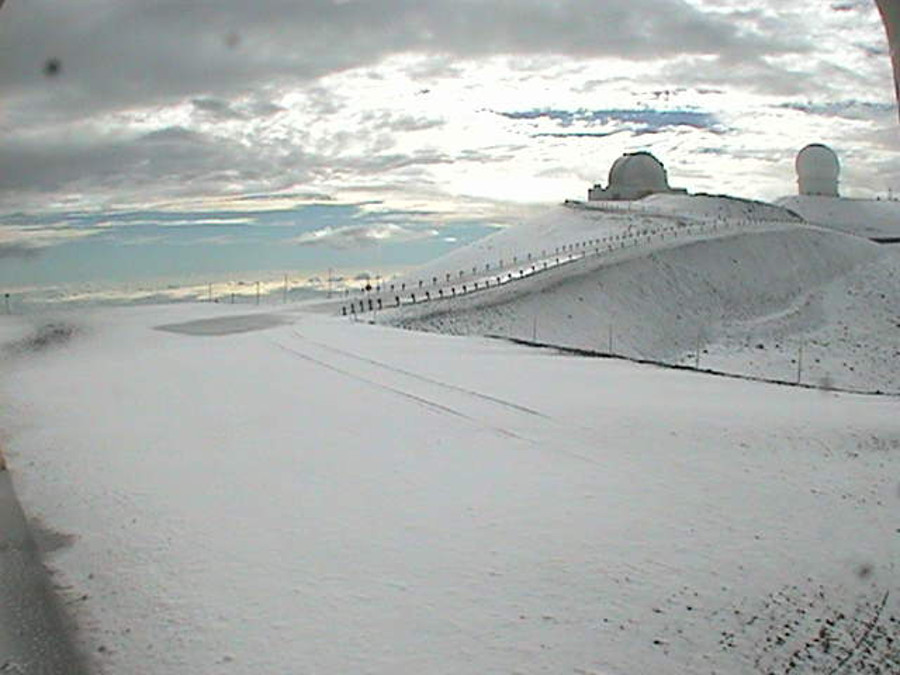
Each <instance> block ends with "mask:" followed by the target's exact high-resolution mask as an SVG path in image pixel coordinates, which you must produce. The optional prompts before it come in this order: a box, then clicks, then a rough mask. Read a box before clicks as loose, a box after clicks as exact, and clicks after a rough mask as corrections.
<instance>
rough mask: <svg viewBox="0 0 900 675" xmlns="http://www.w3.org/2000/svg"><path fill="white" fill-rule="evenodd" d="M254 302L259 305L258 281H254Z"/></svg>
mask: <svg viewBox="0 0 900 675" xmlns="http://www.w3.org/2000/svg"><path fill="white" fill-rule="evenodd" d="M256 304H257V305H259V282H258V281H257V282H256Z"/></svg>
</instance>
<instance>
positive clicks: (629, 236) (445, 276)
mask: <svg viewBox="0 0 900 675" xmlns="http://www.w3.org/2000/svg"><path fill="white" fill-rule="evenodd" d="M644 215H656V214H644ZM660 215H661V214H660ZM780 222H782V221H774V220H755V219H741V220H734V219H725V218H722V217H717V218H715V219H712V220H695V221H694V222H687V221H686V220H685V219H680V220H678V221H677V222H676V223H675V224H673V225H668V226H666V227H655V228H652V227H644V228H641V229H638V230H635V231H630V232H623V233H620V234H614V235H607V236H605V237H598V238H593V239H585V240H582V241H577V242H574V243H570V244H563V245H561V246H557V247H555V248H554V249H553V250H552V251H551V250H550V249H543V250H541V252H540V254H537V253H526V254H524V255H515V256H512V258H511V259H510V258H507V259H503V258H501V259H498V260H497V261H496V263H492V262H488V263H485V264H484V266H483V267H482V266H481V265H480V264H479V265H475V266H473V267H470V268H467V269H462V270H453V271H444V272H442V273H441V274H432V276H431V277H430V278H423V279H415V280H412V281H402V282H397V283H392V284H384V285H378V286H375V287H374V288H371V289H361V290H359V291H357V293H358V295H357V297H355V298H350V299H347V300H346V301H345V302H344V303H343V304H342V305H341V315H342V316H349V317H355V316H357V315H360V314H368V313H369V312H377V311H379V310H384V309H396V308H399V307H402V306H404V305H421V304H423V303H431V302H439V301H442V300H451V299H454V298H459V297H462V296H468V295H472V294H473V293H484V292H485V291H490V290H492V289H497V288H500V287H502V286H506V285H507V284H510V283H515V282H517V281H521V280H523V279H527V278H529V277H532V276H534V275H536V274H541V273H543V272H547V271H549V270H553V269H557V268H559V267H561V266H564V265H568V264H571V263H574V262H577V261H580V260H583V259H585V258H587V257H601V256H605V255H612V254H614V253H616V252H620V251H623V250H626V249H629V248H636V247H638V246H640V245H642V244H649V243H652V242H653V241H654V240H657V241H665V240H666V239H677V238H680V237H684V236H692V235H694V236H695V235H698V234H704V233H713V232H719V231H720V230H723V229H728V230H736V231H741V230H745V229H748V228H750V227H752V226H754V225H759V224H775V223H780ZM784 222H787V221H784Z"/></svg>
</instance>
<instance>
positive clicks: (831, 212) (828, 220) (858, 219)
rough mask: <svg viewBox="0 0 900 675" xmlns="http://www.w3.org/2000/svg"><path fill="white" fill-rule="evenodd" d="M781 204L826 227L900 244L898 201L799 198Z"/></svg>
mask: <svg viewBox="0 0 900 675" xmlns="http://www.w3.org/2000/svg"><path fill="white" fill-rule="evenodd" d="M777 203H778V204H779V205H780V206H783V207H784V208H786V209H790V210H791V211H794V212H795V213H797V214H799V215H800V216H801V217H802V218H803V219H804V220H807V221H809V222H810V223H814V224H816V225H821V226H822V227H829V228H831V229H834V230H838V231H839V232H847V233H849V234H855V235H859V236H860V237H867V238H869V239H874V240H877V241H885V242H894V243H897V242H900V202H898V201H893V200H884V201H881V200H874V199H846V198H835V197H811V196H807V195H802V196H801V195H796V196H793V197H783V198H781V199H779V200H778V202H777Z"/></svg>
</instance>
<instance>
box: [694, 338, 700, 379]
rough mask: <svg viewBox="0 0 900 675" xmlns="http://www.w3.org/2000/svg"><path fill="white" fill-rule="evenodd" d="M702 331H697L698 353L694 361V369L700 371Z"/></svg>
mask: <svg viewBox="0 0 900 675" xmlns="http://www.w3.org/2000/svg"><path fill="white" fill-rule="evenodd" d="M700 335H701V333H700V331H699V330H698V331H697V353H696V354H695V359H694V369H695V370H700Z"/></svg>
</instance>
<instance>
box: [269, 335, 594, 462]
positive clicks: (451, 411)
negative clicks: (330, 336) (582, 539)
mask: <svg viewBox="0 0 900 675" xmlns="http://www.w3.org/2000/svg"><path fill="white" fill-rule="evenodd" d="M294 332H295V333H296V335H297V337H299V338H301V339H302V340H304V341H305V342H308V343H309V344H312V345H315V346H320V347H325V348H326V349H329V350H330V351H333V352H335V353H337V354H342V355H343V356H345V357H351V358H354V359H357V360H359V361H362V362H370V361H371V362H372V363H373V364H374V365H376V366H378V367H382V368H385V369H386V370H388V371H393V372H395V373H396V374H401V375H404V376H406V377H411V378H412V379H419V380H422V381H423V382H426V383H428V384H433V385H439V386H443V387H445V388H446V389H447V390H449V391H454V392H457V393H464V394H466V395H469V396H472V397H474V398H484V399H486V400H488V401H491V402H492V403H500V404H504V409H512V410H518V409H519V408H520V407H521V408H524V406H517V405H516V404H510V403H509V402H507V401H503V400H502V399H494V398H493V397H491V396H488V395H487V394H479V393H478V392H474V391H471V390H468V389H465V388H463V387H456V386H455V385H448V384H445V383H442V382H440V381H438V380H431V379H430V378H427V377H424V376H418V375H416V374H415V373H409V372H406V371H403V370H402V369H393V368H392V367H390V366H386V365H385V364H382V363H379V362H377V361H374V360H371V359H368V358H366V357H360V356H356V355H355V354H352V353H349V352H346V353H345V352H343V350H341V349H338V348H337V347H335V348H330V347H328V346H326V345H320V344H319V343H317V342H316V341H314V340H309V339H308V338H305V337H304V336H303V335H301V334H300V333H299V332H296V331H294ZM270 342H271V343H272V344H273V345H275V346H276V347H278V348H279V349H281V350H283V351H285V352H287V353H289V354H291V355H292V356H294V357H296V358H300V359H303V360H305V361H308V362H310V363H313V364H316V365H318V366H320V367H322V368H325V369H327V370H330V371H332V372H335V373H338V374H340V375H343V376H345V377H349V378H351V379H354V380H356V381H358V382H363V383H365V384H368V385H370V386H373V387H376V388H378V389H382V390H384V391H388V392H391V393H393V394H396V395H397V396H401V397H403V398H406V399H409V400H411V401H414V402H415V403H417V404H419V405H423V406H425V407H428V408H431V409H433V410H436V411H438V412H442V413H444V414H448V415H452V416H454V417H459V418H461V419H464V420H466V421H467V422H471V423H473V424H476V425H478V426H480V427H483V428H486V429H489V430H491V431H495V432H497V433H499V434H501V435H503V436H507V437H509V438H513V439H515V440H517V441H523V442H524V443H527V444H528V445H531V446H533V447H534V448H537V449H538V450H539V451H540V452H548V453H551V454H556V455H563V456H566V457H569V458H570V459H576V460H579V461H582V462H587V463H588V464H592V465H594V466H603V462H600V461H597V460H596V459H594V458H592V457H589V456H587V455H583V454H581V453H579V452H575V451H573V450H566V449H563V448H561V447H558V446H556V447H548V446H547V443H546V442H542V441H539V440H536V439H534V438H528V437H526V436H521V435H519V434H517V433H515V432H513V431H509V430H508V429H505V428H503V427H499V426H496V425H494V424H491V423H490V422H487V421H484V420H482V419H478V418H476V417H473V416H471V415H467V414H465V413H463V412H460V411H459V410H456V409H455V408H451V407H450V406H447V405H445V404H443V403H438V402H436V401H433V400H431V399H428V398H425V397H424V396H418V395H416V394H411V393H409V392H408V391H404V390H402V389H398V388H396V387H392V386H390V385H387V384H384V383H382V382H378V381H377V380H373V379H370V378H368V377H365V376H363V375H359V374H358V373H354V372H351V371H350V370H345V369H343V368H340V367H338V366H335V365H333V364H331V363H328V362H326V361H323V360H321V359H317V358H315V357H314V356H310V355H309V354H306V353H304V352H300V351H298V350H296V349H292V348H290V347H288V346H286V345H283V344H281V343H280V342H278V341H276V340H272V339H270ZM523 412H527V413H528V414H529V415H530V416H533V417H538V418H540V419H543V420H546V421H548V422H551V423H553V424H559V423H558V422H557V421H556V420H554V419H553V418H552V417H548V416H547V415H544V414H543V413H540V412H538V411H533V410H530V409H527V408H526V409H525V410H524V411H523Z"/></svg>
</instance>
